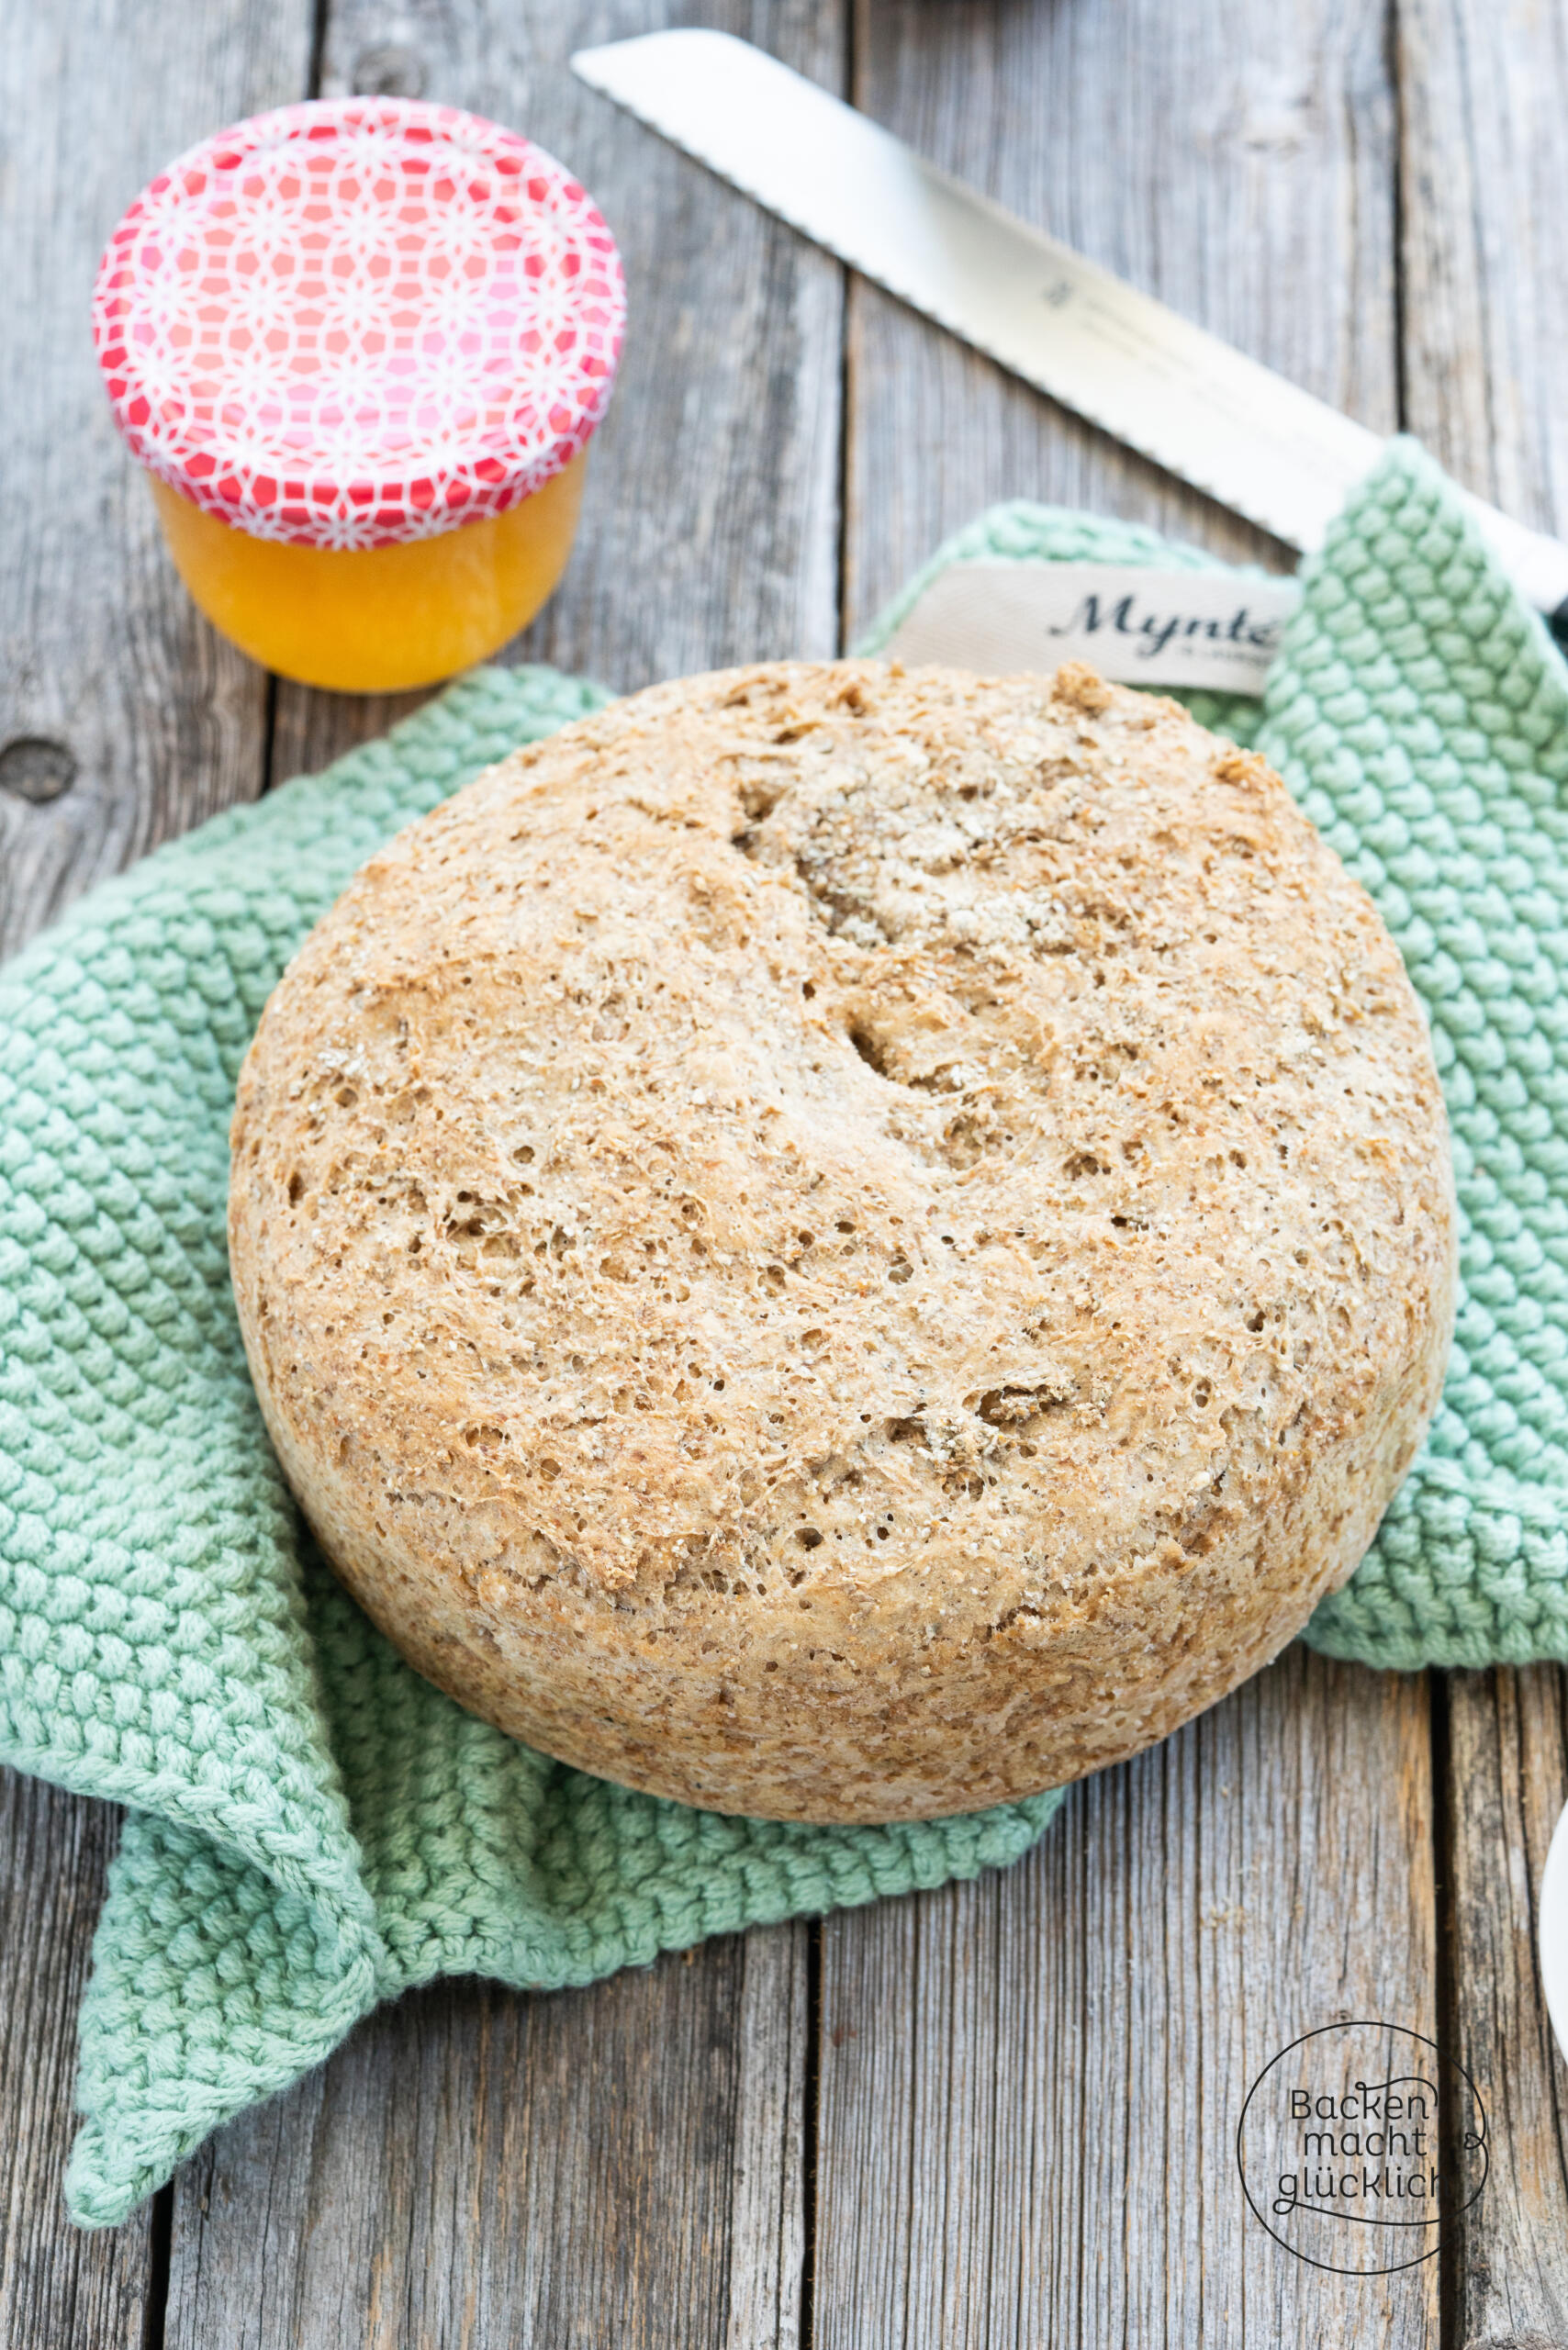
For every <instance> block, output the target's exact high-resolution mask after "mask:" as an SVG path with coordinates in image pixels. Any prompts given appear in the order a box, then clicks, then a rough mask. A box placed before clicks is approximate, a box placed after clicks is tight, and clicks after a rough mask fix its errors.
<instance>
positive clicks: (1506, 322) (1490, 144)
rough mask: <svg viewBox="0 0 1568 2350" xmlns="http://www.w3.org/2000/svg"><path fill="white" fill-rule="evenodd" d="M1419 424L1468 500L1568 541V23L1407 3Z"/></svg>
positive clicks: (1408, 332) (1406, 160) (1408, 321)
mask: <svg viewBox="0 0 1568 2350" xmlns="http://www.w3.org/2000/svg"><path fill="white" fill-rule="evenodd" d="M1394 17H1395V21H1396V24H1397V32H1398V66H1399V85H1400V93H1401V129H1402V140H1401V178H1402V184H1403V192H1404V202H1403V206H1402V208H1401V227H1402V246H1403V272H1402V285H1403V296H1404V302H1403V316H1404V339H1405V350H1404V363H1405V409H1406V423H1407V424H1408V426H1409V428H1410V430H1411V431H1413V432H1415V433H1417V434H1418V435H1419V436H1420V438H1421V439H1422V440H1423V441H1425V442H1427V444H1428V447H1429V448H1430V449H1431V450H1432V451H1433V452H1434V453H1435V454H1436V455H1438V456H1439V457H1440V458H1441V460H1442V462H1443V464H1446V465H1447V466H1448V467H1449V469H1450V472H1452V473H1453V474H1454V475H1455V476H1457V477H1458V478H1459V479H1460V480H1462V481H1463V482H1464V483H1465V484H1466V486H1467V487H1471V488H1473V489H1476V490H1479V491H1481V492H1482V493H1483V495H1484V496H1485V497H1487V498H1494V499H1495V501H1496V502H1497V504H1499V505H1500V506H1502V507H1503V508H1504V509H1506V511H1507V512H1508V513H1510V514H1514V515H1517V516H1518V519H1519V520H1520V521H1523V522H1530V523H1533V524H1534V525H1535V526H1536V527H1537V528H1538V529H1541V530H1557V531H1561V530H1562V529H1563V528H1564V527H1568V403H1565V402H1564V400H1563V398H1562V335H1563V321H1564V319H1565V318H1568V218H1564V214H1563V207H1562V195H1561V191H1562V121H1563V108H1564V106H1565V105H1568V14H1565V13H1564V11H1563V9H1562V6H1561V5H1560V0H1398V6H1397V7H1396V9H1395V10H1394Z"/></svg>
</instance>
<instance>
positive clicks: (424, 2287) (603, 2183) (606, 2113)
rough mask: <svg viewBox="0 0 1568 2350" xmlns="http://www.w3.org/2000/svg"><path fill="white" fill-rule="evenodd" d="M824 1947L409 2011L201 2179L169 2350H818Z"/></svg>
mask: <svg viewBox="0 0 1568 2350" xmlns="http://www.w3.org/2000/svg"><path fill="white" fill-rule="evenodd" d="M806 1940H807V1935H806V1929H804V1928H803V1927H778V1928H774V1929H769V1930H758V1931H755V1932H753V1933H751V1934H749V1935H747V1936H745V1937H744V1938H743V1937H736V1938H733V1939H730V1940H727V1941H725V1942H719V1943H716V1944H713V1945H711V1946H710V1947H709V1948H707V1949H705V1950H704V1951H702V1952H700V1953H693V1954H689V1955H688V1956H686V1957H680V1956H676V1957H672V1958H666V1959H664V1960H661V1961H660V1963H659V1964H657V1965H656V1966H655V1967H652V1968H650V1969H648V1970H646V1971H641V1972H635V1973H630V1974H625V1975H619V1976H617V1977H616V1978H615V1979H614V1980H613V1981H612V1982H610V1983H606V1984H601V1985H599V1986H596V1987H595V1988H593V1989H591V1990H588V1991H580V1992H566V1993H562V1994H559V1995H557V1996H555V1997H536V1998H533V1999H527V1998H521V1997H514V1996H512V1995H510V1994H509V1993H506V1992H504V1991H501V1990H500V1989H498V1987H496V1986H491V1985H481V1984H476V1983H471V1982H470V1983H457V1984H446V1985H441V1986H435V1987H433V1988H432V1989H431V1990H429V1991H426V1992H424V1993H422V1994H418V1995H415V1996H414V1997H409V1998H408V1999H405V2000H403V2001H402V2002H401V2003H400V2004H399V2005H398V2006H397V2007H395V2008H393V2009H388V2010H387V2011H386V2013H385V2014H384V2015H382V2016H380V2017H378V2018H376V2019H375V2020H373V2022H372V2023H370V2024H369V2025H368V2026H366V2027H364V2028H363V2029H362V2030H361V2031H359V2032H358V2033H356V2034H355V2035H354V2037H353V2039H352V2040H351V2041H350V2042H349V2043H348V2044H347V2045H346V2047H344V2048H343V2049H342V2051H341V2052H340V2053H339V2054H338V2055H337V2056H336V2057H334V2058H333V2060H332V2061H331V2063H330V2064H329V2065H326V2066H325V2067H324V2068H323V2069H322V2070H321V2071H320V2072H319V2073H317V2074H314V2075H312V2076H311V2077H310V2078H309V2079H308V2080H306V2081H304V2082H302V2083H301V2084H300V2085H299V2087H297V2088H296V2089H295V2090H293V2091H292V2092H291V2093H290V2094H289V2095H288V2096H287V2097H285V2098H279V2099H278V2100H276V2101H275V2102H274V2104H272V2105H271V2106H268V2107H267V2108H265V2109H264V2110H263V2111H261V2112H259V2113H257V2114H254V2115H252V2117H250V2118H249V2119H248V2120H247V2121H245V2122H243V2123H241V2125H239V2126H238V2127H236V2128H234V2129H231V2130H229V2131H226V2132H224V2133H223V2134H222V2135H221V2136H220V2137H219V2138H218V2140H217V2141H215V2142H214V2143H213V2144H212V2145H210V2146H209V2147H208V2148H207V2150H206V2151H205V2152H204V2153H203V2154H200V2155H198V2156H197V2157H196V2160H195V2161H194V2162H193V2163H191V2164H190V2165H187V2167H186V2169H185V2172H184V2173H183V2174H182V2177H181V2178H180V2180H179V2183H178V2186H177V2188H176V2196H175V2207H174V2255H173V2266H172V2273H171V2290H170V2300H169V2308H168V2316H167V2324H166V2331H165V2335H164V2340H165V2343H166V2344H167V2350H184V2345H192V2350H194V2346H195V2345H198V2344H199V2345H201V2350H207V2344H215V2343H222V2344H224V2350H273V2345H274V2344H288V2345H289V2350H357V2345H359V2344H364V2345H367V2350H369V2345H375V2350H405V2345H412V2344H420V2345H428V2350H490V2345H492V2344H502V2343H514V2342H515V2343H540V2344H543V2343H548V2344H551V2350H605V2345H606V2344H610V2343H613V2344H615V2345H616V2350H622V2345H624V2350H633V2345H636V2350H643V2345H646V2350H666V2345H667V2344H673V2343H679V2344H682V2345H683V2350H684V2345H687V2344H690V2345H692V2350H698V2345H706V2344H711V2345H712V2346H713V2350H774V2345H776V2344H792V2343H794V2342H795V2341H796V2340H798V2338H799V2328H798V2319H799V2289H800V2274H801V2250H802V2230H801V2134H802V2111H803V2105H802V2097H801V2083H802V2078H803V2069H804V2059H805V2043H806V2032H807V2018H806V1964H805V1953H806Z"/></svg>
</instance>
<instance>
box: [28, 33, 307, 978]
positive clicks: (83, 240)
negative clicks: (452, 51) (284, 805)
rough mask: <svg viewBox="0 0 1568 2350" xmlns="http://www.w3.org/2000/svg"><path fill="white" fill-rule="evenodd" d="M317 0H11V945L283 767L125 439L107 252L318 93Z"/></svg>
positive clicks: (239, 664)
mask: <svg viewBox="0 0 1568 2350" xmlns="http://www.w3.org/2000/svg"><path fill="white" fill-rule="evenodd" d="M310 27H311V6H310V0H288V5H286V6H282V7H278V6H266V5H264V0H213V5H211V6H203V7H202V8H201V9H199V10H196V11H194V12H193V11H191V10H187V9H169V8H164V9H150V8H145V7H129V6H123V5H117V0H98V5H96V6H80V7H72V8H39V7H35V6H30V5H28V0H4V6H0V118H3V119H4V121H5V124H6V170H5V173H4V175H3V176H0V250H3V252H4V254H5V267H4V276H5V283H6V312H7V319H8V325H7V330H6V335H5V337H4V339H3V340H0V412H3V413H4V415H5V418H6V435H5V450H4V453H3V455H0V533H3V536H4V543H5V547H6V561H5V564H4V566H3V567H0V648H3V655H4V657H3V664H0V667H3V675H0V952H5V951H8V950H9V949H10V948H11V947H13V946H17V945H19V944H20V942H21V940H22V938H23V937H24V936H26V935H27V934H28V933H29V932H30V931H32V930H34V929H36V928H38V926H39V924H40V923H43V922H45V921H46V920H47V919H48V918H49V915H50V913H51V912H53V911H54V910H55V909H56V908H58V907H59V906H60V905H62V904H63V903H64V901H65V900H66V899H67V898H69V897H70V896H72V895H73V893H74V892H75V891H76V890H80V889H81V888H83V887H84V885H85V884H86V883H87V882H89V881H91V880H94V879H95V878H98V877H99V876H100V875H103V874H105V873H108V872H112V871H114V870H115V869H116V868H117V867H119V866H122V865H125V864H127V863H129V860H130V859H131V858H132V857H133V856H140V854H141V853H142V851H143V850H145V849H148V848H151V846H153V845H154V844H155V843H156V842H157V841H159V840H161V839H163V838H165V837H166V836H168V835H169V834H173V833H177V832H181V831H183V830H184V829H185V826H187V825H189V824H192V823H194V822H196V821H197V819H198V818H200V817H202V816H205V815H208V814H210V813H211V812H212V811H214V810H216V809H218V808H221V807H226V806H228V805H230V803H231V802H232V801H234V800H243V799H247V798H251V797H252V796H253V795H254V794H255V793H256V792H257V791H258V790H259V789H261V784H262V776H263V762H262V748H263V711H264V707H265V687H264V682H263V679H262V677H260V675H259V673H258V672H257V671H255V670H254V669H252V667H251V666H250V664H249V663H247V662H246V661H244V660H242V659H241V656H240V655H239V654H237V653H235V652H233V651H232V650H231V648H230V647H229V646H227V645H223V644H220V643H218V639H217V638H216V637H215V636H214V635H213V633H212V632H211V631H210V630H209V629H208V628H207V625H206V623H205V622H204V621H200V620H199V619H198V618H197V616H196V613H195V611H194V610H192V608H191V606H190V604H189V602H188V600H187V599H186V597H185V592H184V590H183V588H181V587H180V584H179V582H178V580H177V578H176V577H175V576H174V569H173V566H172V565H171V564H170V563H169V561H168V559H167V557H166V556H165V555H164V554H163V551H162V543H161V541H160V539H159V536H158V530H157V524H156V522H155V520H154V518H153V514H152V507H151V499H150V498H149V497H148V495H147V491H146V487H145V485H144V484H143V482H142V481H141V479H140V476H139V474H138V473H137V471H136V469H135V468H134V467H133V466H132V465H131V464H130V463H129V459H128V458H127V456H126V454H125V452H124V450H123V449H122V448H121V446H120V444H119V442H118V439H117V437H116V434H115V431H114V427H113V424H112V422H111V420H110V418H109V412H108V405H107V402H106V400H105V398H104V395H103V392H102V389H101V387H100V385H99V381H98V375H97V369H96V366H95V362H94V358H93V350H92V342H91V339H90V336H89V332H88V303H89V299H90V297H91V293H92V285H93V277H94V274H95V270H96V268H97V263H98V256H99V254H100V252H102V249H103V246H104V243H105V241H106V238H107V236H108V234H109V231H110V230H111V229H112V228H113V227H114V224H115V222H116V220H117V219H118V217H119V214H120V212H121V211H122V210H123V209H124V207H125V206H126V205H127V204H128V203H129V200H130V198H131V197H132V196H134V195H135V194H136V192H137V189H138V188H139V187H140V185H142V184H143V183H144V182H145V181H146V180H147V179H149V178H151V174H152V173H153V172H154V171H156V170H157V168H158V166H159V165H160V164H161V163H163V162H167V161H168V160H169V158H170V156H171V155H174V154H175V153H177V152H178V151H179V150H180V149H181V148H182V147H185V146H188V145H189V144H190V142H191V141H192V140H194V139H198V138H200V137H201V136H202V135H203V133H204V132H206V131H208V130H211V129H216V128H217V127H218V125H219V124H220V123H222V122H225V121H230V120H232V119H233V118H234V117H236V116H238V115H242V114H247V113H251V112H252V111H254V110H255V109H256V108H257V107H260V106H274V105H276V104H278V103H279V102H280V101H282V100H283V99H286V98H292V97H297V96H298V95H300V94H301V92H302V91H303V89H304V87H305V79H306V73H307V70H308V56H309V49H310Z"/></svg>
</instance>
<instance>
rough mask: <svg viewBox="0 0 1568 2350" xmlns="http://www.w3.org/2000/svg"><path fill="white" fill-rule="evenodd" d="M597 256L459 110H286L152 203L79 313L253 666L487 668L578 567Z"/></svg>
mask: <svg viewBox="0 0 1568 2350" xmlns="http://www.w3.org/2000/svg"><path fill="white" fill-rule="evenodd" d="M624 317H625V296H624V288H623V285H622V274H621V265H620V261H619V258H618V256H617V253H616V251H615V244H614V241H613V239H612V238H611V236H610V231H609V229H607V228H606V226H605V223H604V221H603V219H602V218H600V216H599V212H598V211H597V210H596V209H595V207H594V206H593V204H592V203H591V202H590V200H589V198H588V196H586V195H585V194H584V192H583V190H582V189H581V188H580V187H579V186H578V185H577V183H576V182H575V181H574V180H573V179H572V178H571V176H570V175H569V173H567V172H566V171H565V170H564V169H563V167H562V166H561V165H560V164H559V163H557V162H554V161H553V159H552V158H551V157H550V156H548V155H546V154H545V153H543V151H542V150H541V149H539V148H537V147H535V146H533V145H532V144H531V143H530V141H528V140H525V139H522V138H520V137H519V136H518V135H517V134H516V133H515V132H512V131H510V130H503V129H500V128H499V127H498V125H497V124H495V123H492V122H487V121H485V120H484V119H483V118H482V117H479V116H476V115H471V114H464V113H461V112H459V111H458V110H457V109H456V108H454V107H452V106H434V105H430V104H427V103H423V102H420V101H417V100H409V99H400V98H346V99H332V100H328V101H320V102H312V103H307V104H304V105H299V106H282V107H279V108H278V109H276V110H275V111H274V112H273V113H271V114H264V115H258V116H256V117H253V118H252V119H251V120H250V121H248V122H242V123H240V124H237V125H236V126H235V127H234V128H233V129H230V130H226V131H222V132H220V133H219V134H218V136H217V137H216V138H213V139H208V140H204V141H203V142H202V144H201V145H200V146H198V147H196V148H193V149H192V150H191V151H189V152H188V153H187V154H185V155H184V156H182V157H181V158H180V160H179V161H178V162H174V163H172V164H171V165H170V166H169V168H168V170H167V171H165V172H162V173H160V174H159V176H158V177H157V178H156V179H155V180H154V181H153V182H152V183H151V186H149V187H148V188H147V189H145V190H144V192H143V193H142V195H140V196H139V197H138V198H137V200H136V202H135V203H134V204H133V205H132V206H131V207H130V209H129V212H128V213H127V214H126V216H125V218H124V219H123V220H122V221H121V222H120V225H119V227H118V229H116V231H115V233H114V236H113V238H112V239H111V240H110V242H109V247H108V250H107V252H106V254H105V256H104V260H103V263H102V266H101V268H100V270H99V274H98V281H97V286H96V291H95V298H94V333H95V343H96V348H97V353H98V360H99V364H100V366H101V368H102V370H103V374H104V377H105V380H106V385H107V387H108V392H109V397H110V400H111V402H112V404H113V408H114V413H115V418H116V421H117V422H118V426H119V429H120V431H121V432H122V433H123V435H124V437H125V439H126V441H127V442H128V443H129V447H130V449H131V451H132V453H133V454H134V455H135V456H136V457H137V458H138V459H139V460H140V463H141V464H143V465H144V466H145V467H146V468H147V471H148V473H149V475H150V476H151V485H152V496H153V499H154V501H155V503H156V506H157V509H158V514H159V518H160V520H161V521H162V527H163V532H164V535H165V537H166V539H167V541H168V544H169V549H170V552H171V554H173V556H174V562H175V565H177V567H178V569H179V572H180V576H181V577H182V578H183V579H184V581H185V585H186V587H187V588H189V590H190V592H191V594H192V596H193V597H194V598H195V599H196V603H197V604H198V605H199V606H200V607H201V609H202V610H203V611H204V612H205V613H206V614H207V618H208V619H209V620H210V621H212V622H213V623H214V625H215V626H216V627H218V628H219V629H221V630H222V632H223V633H224V634H225V635H226V636H229V637H231V638H232V639H233V641H234V642H235V643H237V644H239V645H240V646H241V647H242V649H243V650H244V651H245V652H246V653H248V654H250V655H251V656H252V659H254V660H256V661H259V662H261V663H263V666H266V667H267V668H269V669H274V670H276V671H278V672H279V673H280V674H281V675H282V676H284V677H295V678H298V679H300V680H301V681H302V682H303V683H305V684H307V685H314V686H330V687H336V688H341V689H346V690H348V691H357V692H375V691H389V690H395V689H397V688H402V687H410V686H420V685H426V684H430V683H431V682H432V681H433V680H435V679H437V678H440V677H450V676H451V675H452V674H453V673H454V671H456V670H458V669H462V668H465V667H467V666H469V665H470V664H471V663H473V662H476V661H480V660H483V659H485V658H486V657H487V655H489V654H491V653H494V652H495V651H496V650H497V649H498V646H500V645H502V644H504V643H506V641H507V640H508V638H509V637H511V636H513V635H515V634H516V632H517V631H518V630H519V629H521V628H522V627H523V626H525V625H526V623H527V622H528V621H530V620H532V617H533V615H534V613H535V612H536V611H537V610H539V608H540V606H541V605H542V604H543V602H544V600H545V599H546V597H547V596H548V595H549V594H550V592H551V590H552V588H554V585H555V583H556V581H557V580H558V578H559V577H560V576H561V573H562V570H563V569H564V567H565V565H566V558H567V556H568V554H570V552H571V545H572V538H573V533H574V532H575V529H576V526H577V510H578V507H579V505H580V502H581V498H582V484H583V468H584V464H585V463H586V458H587V450H588V441H589V439H590V437H591V435H592V433H593V431H594V430H595V428H596V426H597V425H598V423H599V420H600V418H601V417H602V415H603V414H604V410H605V408H606V405H607V403H608V401H609V397H610V386H611V384H612V383H613V380H614V375H615V366H616V362H617V359H618V357H619V355H620V348H621V337H622V326H623V323H624Z"/></svg>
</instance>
